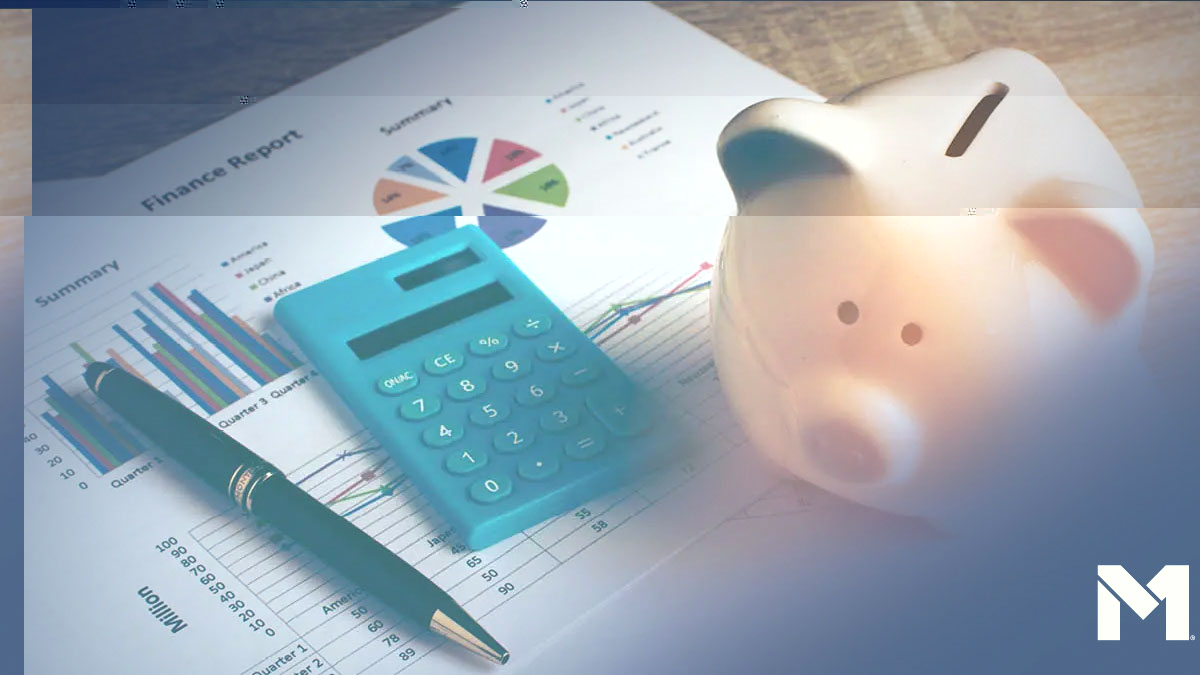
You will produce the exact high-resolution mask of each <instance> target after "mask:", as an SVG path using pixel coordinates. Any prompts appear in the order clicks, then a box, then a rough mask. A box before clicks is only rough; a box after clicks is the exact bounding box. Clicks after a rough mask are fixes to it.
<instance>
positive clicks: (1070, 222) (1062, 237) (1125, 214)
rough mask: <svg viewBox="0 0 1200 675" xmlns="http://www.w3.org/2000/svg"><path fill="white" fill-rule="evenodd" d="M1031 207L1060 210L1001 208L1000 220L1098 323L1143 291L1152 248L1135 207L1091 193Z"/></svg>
mask: <svg viewBox="0 0 1200 675" xmlns="http://www.w3.org/2000/svg"><path fill="white" fill-rule="evenodd" d="M1068 192H1069V193H1070V194H1066V193H1061V192H1060V193H1059V198H1058V199H1052V200H1050V199H1046V198H1045V195H1046V192H1045V191H1044V190H1042V191H1039V194H1038V198H1037V199H1036V200H1034V201H1033V202H1032V203H1035V204H1049V203H1051V202H1053V203H1058V204H1061V206H1057V207H1052V206H1034V207H1033V208H1017V209H1005V210H1004V216H1005V220H1006V222H1007V223H1008V225H1009V226H1010V227H1012V228H1013V230H1014V231H1015V232H1016V233H1017V234H1018V235H1019V237H1020V238H1021V240H1022V241H1023V242H1024V243H1025V244H1026V245H1027V247H1028V250H1029V252H1030V255H1031V257H1032V258H1034V259H1035V260H1037V261H1038V262H1040V263H1041V264H1043V265H1045V266H1046V268H1047V269H1049V270H1050V271H1051V272H1052V273H1053V274H1054V275H1055V276H1056V277H1057V278H1058V279H1059V281H1061V282H1062V283H1063V285H1064V286H1066V288H1067V290H1068V291H1070V292H1071V294H1072V295H1073V296H1075V298H1076V299H1077V300H1078V301H1079V302H1080V304H1081V305H1083V307H1084V308H1086V309H1087V310H1088V312H1089V314H1091V315H1092V317H1094V318H1096V319H1099V320H1108V319H1112V318H1114V317H1116V316H1118V315H1119V314H1121V313H1122V312H1123V311H1124V310H1125V308H1126V307H1128V306H1129V305H1130V303H1131V302H1133V301H1134V300H1135V299H1136V298H1137V297H1138V296H1139V295H1140V294H1141V292H1142V291H1143V290H1144V287H1145V285H1146V283H1147V281H1148V280H1149V275H1150V271H1151V268H1152V267H1153V264H1154V263H1153V258H1154V248H1153V242H1152V241H1151V239H1150V235H1149V232H1148V231H1147V230H1146V226H1145V224H1144V223H1143V221H1142V219H1141V216H1139V215H1138V212H1137V210H1136V209H1135V208H1129V206H1128V205H1124V206H1116V205H1117V204H1118V203H1120V202H1121V201H1123V200H1121V199H1120V198H1119V197H1117V196H1115V195H1111V194H1106V193H1105V192H1103V191H1101V190H1096V189H1094V188H1085V189H1082V190H1081V189H1079V188H1077V187H1076V188H1072V189H1070V190H1068Z"/></svg>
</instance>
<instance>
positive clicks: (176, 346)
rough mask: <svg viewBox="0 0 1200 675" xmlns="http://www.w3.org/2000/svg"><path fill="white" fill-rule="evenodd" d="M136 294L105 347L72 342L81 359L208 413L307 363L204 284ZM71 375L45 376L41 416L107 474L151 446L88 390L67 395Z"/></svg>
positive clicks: (158, 284)
mask: <svg viewBox="0 0 1200 675" xmlns="http://www.w3.org/2000/svg"><path fill="white" fill-rule="evenodd" d="M130 297H131V299H132V301H133V306H132V311H131V313H130V314H129V315H126V316H127V317H128V318H126V319H121V320H120V321H117V322H114V323H112V324H111V326H110V328H111V331H112V332H111V333H110V334H109V337H108V338H103V340H104V341H105V342H107V343H108V344H107V345H105V346H104V347H103V351H99V350H97V351H95V353H93V352H91V351H89V350H88V348H87V347H85V346H84V342H85V341H84V340H77V341H74V342H71V343H69V345H68V346H69V348H70V350H71V351H73V352H74V354H75V355H77V356H78V359H79V360H78V362H77V363H78V365H80V366H82V365H83V364H87V363H90V362H93V361H107V362H108V363H111V364H113V365H116V366H119V367H120V368H122V369H124V370H126V371H128V372H130V373H132V374H134V375H136V376H137V377H139V378H141V379H142V380H144V381H146V382H147V383H149V384H151V385H153V386H157V387H159V388H161V389H163V390H164V391H168V393H171V394H173V395H175V396H176V397H177V398H178V399H179V400H180V401H181V402H182V403H184V404H190V405H191V406H194V408H195V409H198V411H199V412H202V413H204V414H206V415H214V414H216V413H217V412H219V411H221V410H223V409H225V408H227V407H229V406H230V405H232V404H234V403H235V402H237V401H238V400H240V399H242V398H244V397H246V396H249V395H250V394H251V393H253V392H254V391H256V390H257V389H259V388H260V387H262V386H265V385H267V384H270V383H271V382H273V381H274V380H276V379H278V378H280V377H282V376H283V375H285V374H287V373H289V372H291V371H293V370H295V369H296V368H298V367H299V366H301V365H302V362H301V361H300V359H298V358H297V357H296V356H295V355H294V354H293V353H292V352H291V351H290V350H289V349H288V348H287V347H285V346H284V345H283V344H282V343H281V342H280V341H279V340H278V339H276V338H275V337H274V336H273V335H271V334H270V333H269V332H266V331H259V330H256V329H255V328H254V327H253V326H251V325H250V324H249V323H248V322H247V321H245V320H244V319H242V318H241V317H239V316H238V315H237V314H233V313H229V312H226V311H225V310H223V309H221V308H220V307H219V306H217V304H216V303H214V302H213V301H212V300H210V299H209V298H208V296H206V295H205V294H204V293H203V292H201V291H200V290H198V289H192V290H190V291H189V292H188V293H187V294H186V300H185V299H184V298H181V297H180V296H179V295H176V293H175V292H173V291H172V290H170V289H169V288H167V286H166V285H164V284H163V283H162V282H161V281H156V282H155V283H153V284H152V285H150V286H149V287H148V288H145V289H139V290H134V291H132V293H131V294H130ZM93 341H97V340H96V339H93ZM78 372H79V373H80V374H82V368H80V369H79V371H78ZM72 379H74V377H72ZM65 381H66V380H62V381H59V380H55V379H54V377H53V376H52V375H50V374H47V375H44V376H42V378H41V384H42V385H43V387H44V390H45V396H44V401H45V403H46V408H47V409H46V410H45V411H44V412H42V413H41V414H40V415H39V417H40V418H41V419H42V420H43V421H44V422H45V423H46V424H47V425H49V426H50V428H52V429H53V430H54V431H55V432H57V433H58V435H60V436H61V437H62V438H63V439H64V440H66V441H67V442H68V443H69V444H70V445H71V446H72V447H73V448H74V449H75V450H77V451H78V452H79V454H80V455H82V456H83V458H84V459H86V460H87V462H88V464H89V465H90V466H91V467H92V468H94V469H95V470H96V471H97V472H98V473H100V474H105V473H108V472H109V471H112V470H113V469H115V468H117V467H118V466H120V465H122V464H124V463H125V462H126V461H129V460H130V459H132V458H134V457H136V456H138V455H140V454H141V453H143V452H145V451H146V449H147V447H146V444H145V442H144V441H143V440H141V439H140V438H139V437H138V436H137V434H135V433H133V432H132V431H131V430H130V429H129V428H128V427H127V426H125V425H124V424H122V423H121V422H120V421H119V420H117V419H116V418H114V417H112V416H111V415H107V414H105V412H103V408H104V406H103V404H101V403H100V402H99V401H96V400H95V398H94V397H92V396H91V394H90V392H86V391H80V392H79V393H75V394H71V393H68V391H67V390H66V389H65V388H64V387H63V386H62V382H65ZM80 381H81V378H80ZM168 383H169V384H170V385H174V386H173V387H169V386H167V384H168Z"/></svg>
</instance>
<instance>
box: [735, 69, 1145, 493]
mask: <svg viewBox="0 0 1200 675" xmlns="http://www.w3.org/2000/svg"><path fill="white" fill-rule="evenodd" d="M718 153H719V158H720V161H721V164H722V167H723V168H724V170H725V173H726V176H727V177H728V180H729V182H730V184H731V186H732V188H733V191H734V194H735V196H736V198H737V202H738V214H739V215H738V216H735V217H733V218H732V219H731V220H730V221H729V224H728V226H727V229H726V233H725V237H724V241H723V244H722V252H721V256H720V259H719V260H720V262H719V264H718V267H717V273H716V276H715V282H714V288H713V293H712V295H711V298H712V300H711V303H712V305H711V311H712V324H713V330H714V341H715V349H716V362H717V367H718V373H719V377H720V379H721V381H722V384H723V386H724V388H725V391H726V394H727V397H728V398H729V400H730V403H731V405H732V406H733V408H734V410H735V412H736V414H737V416H738V417H739V419H740V421H741V422H742V425H743V427H744V429H745V430H746V432H747V434H748V435H749V436H750V438H751V439H752V441H753V442H754V443H755V445H756V446H757V447H758V448H759V449H760V450H761V451H763V452H764V453H766V455H767V456H769V457H770V458H771V459H772V460H774V462H776V463H777V464H779V465H780V466H782V467H785V468H786V469H787V470H788V471H790V472H792V473H794V474H795V475H796V476H799V477H801V478H803V479H806V480H808V481H811V482H813V483H815V484H817V485H819V486H821V487H824V488H826V489H828V490H830V491H832V492H835V493H839V494H842V495H844V496H847V497H850V498H852V499H856V500H858V501H861V502H864V503H867V504H870V505H873V506H878V507H882V508H886V509H890V510H896V511H900V512H905V513H910V514H913V515H924V516H933V517H937V516H938V515H939V514H943V513H945V512H946V511H947V510H949V509H953V508H955V505H954V504H953V503H951V502H952V501H953V500H952V499H951V498H950V497H949V495H950V494H951V493H952V492H954V493H955V494H960V495H961V494H962V485H961V482H962V481H972V480H974V481H981V480H985V479H986V477H985V476H983V475H981V474H980V472H979V471H978V468H979V467H980V466H981V465H982V462H981V461H980V460H981V459H982V458H980V457H976V456H972V453H971V450H970V443H969V441H970V438H971V436H970V430H971V429H974V428H983V427H986V425H987V423H988V422H989V417H990V416H991V415H994V414H995V413H996V411H997V410H999V408H1000V406H1001V405H1002V404H1003V403H1004V402H1005V401H1012V400H1013V397H1014V396H1020V397H1032V398H1036V397H1037V396H1038V395H1040V393H1041V392H1046V391H1050V390H1053V389H1054V388H1055V386H1054V385H1055V382H1056V378H1062V377H1069V375H1068V374H1067V373H1068V372H1069V371H1068V370H1067V369H1066V367H1065V364H1067V363H1068V362H1069V361H1070V360H1071V358H1072V356H1074V355H1076V354H1079V353H1084V352H1088V353H1091V352H1092V351H1094V350H1093V348H1097V347H1103V348H1105V349H1112V350H1116V352H1118V353H1123V354H1127V355H1133V356H1135V357H1136V350H1137V339H1138V336H1139V335H1140V328H1141V322H1142V314H1143V309H1144V304H1145V296H1146V288H1147V282H1148V280H1149V278H1150V274H1151V272H1152V268H1153V245H1152V242H1151V239H1150V236H1149V233H1148V231H1147V230H1146V227H1145V224H1144V223H1143V222H1142V220H1141V218H1140V216H1139V215H1138V213H1137V211H1136V208H1137V207H1140V206H1141V202H1140V197H1139V195H1138V192H1137V188H1136V187H1135V185H1134V183H1133V180H1132V178H1131V177H1130V175H1129V172H1128V170H1127V169H1126V168H1125V166H1124V165H1123V163H1122V162H1121V159H1120V158H1119V157H1118V155H1117V153H1116V151H1115V150H1114V148H1113V146H1112V145H1111V143H1109V141H1108V140H1107V139H1106V138H1105V136H1104V134H1103V133H1101V131H1100V130H1099V129H1098V128H1097V127H1096V125H1095V124H1094V123H1092V121H1091V120H1090V119H1089V118H1088V117H1087V115H1086V114H1084V112H1083V111H1081V110H1080V109H1079V108H1078V107H1077V106H1076V105H1075V103H1074V102H1073V101H1072V100H1071V99H1070V98H1069V97H1068V96H1067V94H1066V92H1065V91H1064V89H1063V87H1062V84H1061V83H1060V82H1059V81H1058V79H1057V78H1056V77H1055V76H1054V74H1053V73H1052V72H1051V71H1050V70H1049V68H1047V67H1046V66H1045V65H1044V64H1043V63H1041V62H1040V61H1038V60H1037V59H1036V58H1034V57H1033V56H1031V55H1029V54H1026V53H1024V52H1020V51H1015V50H992V51H987V52H983V53H980V54H977V55H974V56H972V57H970V58H968V59H966V60H965V61H963V62H961V63H958V64H955V65H951V66H947V67H944V68H938V69H933V70H928V71H923V72H918V73H915V74H911V75H907V76H904V77H900V78H896V79H892V80H888V81H885V82H882V83H878V84H875V85H872V86H868V87H865V88H863V89H860V90H858V91H856V92H854V93H852V94H850V95H848V96H846V97H845V98H843V99H842V100H839V101H836V102H831V103H812V102H808V101H801V100H784V99H778V100H771V101H766V102H763V103H759V104H757V105H754V106H752V107H750V108H748V109H746V110H745V111H743V112H742V113H740V114H739V115H738V116H737V117H736V118H735V119H734V120H733V121H731V122H730V124H729V125H728V127H727V128H726V129H725V131H724V132H723V133H722V135H721V138H720V141H719V144H718ZM964 430H965V435H964ZM952 437H953V438H956V439H957V442H951V441H950V439H951V438H952ZM964 438H965V439H966V440H967V441H968V442H967V443H965V444H964V443H963V442H962V441H963V439H964ZM1022 461H1024V460H1022ZM1028 470H1036V467H1028ZM951 487H953V488H954V491H952V490H951V489H950V488H951Z"/></svg>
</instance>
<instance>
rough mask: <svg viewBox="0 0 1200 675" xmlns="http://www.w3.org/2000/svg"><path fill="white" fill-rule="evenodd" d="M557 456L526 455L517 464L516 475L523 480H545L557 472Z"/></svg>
mask: <svg viewBox="0 0 1200 675" xmlns="http://www.w3.org/2000/svg"><path fill="white" fill-rule="evenodd" d="M558 467H559V463H558V458H557V457H555V456H554V455H551V454H548V453H547V454H542V455H537V456H535V457H526V458H525V459H523V460H521V461H520V463H519V464H517V475H518V476H520V477H521V478H524V479H525V480H546V479H547V478H549V477H550V476H553V475H554V474H556V473H558Z"/></svg>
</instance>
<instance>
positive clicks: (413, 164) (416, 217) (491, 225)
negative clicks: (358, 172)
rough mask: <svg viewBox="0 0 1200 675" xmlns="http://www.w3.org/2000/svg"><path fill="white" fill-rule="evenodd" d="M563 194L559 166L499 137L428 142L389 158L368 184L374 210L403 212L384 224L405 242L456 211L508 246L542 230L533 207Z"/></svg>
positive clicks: (438, 228) (563, 198)
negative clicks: (372, 189)
mask: <svg viewBox="0 0 1200 675" xmlns="http://www.w3.org/2000/svg"><path fill="white" fill-rule="evenodd" d="M569 193H570V189H569V188H568V186H567V177H566V176H565V175H563V172H562V170H561V169H559V168H558V166H556V165H554V164H547V163H546V162H545V159H544V158H543V157H542V153H540V152H538V151H537V150H534V149H533V148H530V147H528V146H525V145H522V144H520V143H516V142H514V141H509V140H505V139H502V138H494V139H491V143H490V145H489V144H487V143H481V142H480V139H479V138H478V137H474V136H463V137H459V138H447V139H443V140H440V141H434V142H432V143H428V144H426V145H423V146H421V147H420V148H417V150H416V151H415V152H413V153H410V154H406V155H402V156H401V157H400V158H399V159H397V160H396V161H394V162H392V163H391V164H390V165H389V166H388V168H387V175H386V177H384V178H380V179H379V181H378V182H376V183H375V192H374V195H373V202H374V205H375V213H378V214H379V215H393V214H394V215H397V216H406V217H404V218H402V219H401V220H397V221H395V222H392V223H388V224H387V225H384V226H383V231H384V232H386V233H387V234H388V235H389V236H391V237H392V238H393V239H395V240H396V241H399V242H400V243H402V244H404V245H405V246H412V245H413V244H417V243H419V242H421V241H424V240H426V239H428V238H430V237H432V236H435V235H438V234H441V233H443V232H448V231H450V230H453V229H454V228H455V227H456V226H457V225H456V221H455V217H456V216H462V215H477V216H478V221H479V229H481V230H483V231H484V233H486V234H487V235H488V236H489V237H490V238H491V239H492V241H494V242H496V243H497V244H499V245H500V246H501V247H508V246H513V245H515V244H519V243H521V242H523V241H525V240H526V239H528V238H530V237H532V236H533V235H534V234H536V233H537V232H538V230H540V229H542V226H543V225H545V224H546V219H545V218H544V217H542V216H540V215H537V212H538V211H543V212H544V211H545V210H546V209H547V208H549V209H554V208H561V207H563V206H565V205H566V203H567V196H568V195H569ZM480 195H482V196H480ZM526 209H528V210H526Z"/></svg>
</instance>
